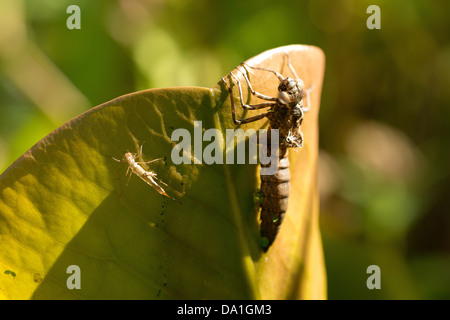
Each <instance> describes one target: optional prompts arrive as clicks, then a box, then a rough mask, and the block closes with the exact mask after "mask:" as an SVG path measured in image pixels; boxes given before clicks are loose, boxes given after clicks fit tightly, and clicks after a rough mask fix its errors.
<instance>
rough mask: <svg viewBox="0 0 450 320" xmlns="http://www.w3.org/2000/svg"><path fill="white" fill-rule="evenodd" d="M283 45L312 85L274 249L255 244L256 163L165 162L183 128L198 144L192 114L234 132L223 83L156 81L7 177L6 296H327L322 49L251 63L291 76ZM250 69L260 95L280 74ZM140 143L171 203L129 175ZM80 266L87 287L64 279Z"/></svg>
mask: <svg viewBox="0 0 450 320" xmlns="http://www.w3.org/2000/svg"><path fill="white" fill-rule="evenodd" d="M285 52H288V53H289V57H290V60H291V62H292V64H293V65H294V67H295V68H296V70H297V72H298V74H299V75H300V77H301V78H302V79H303V80H304V81H305V83H306V85H307V86H310V85H314V86H315V87H314V90H313V92H312V94H311V104H312V108H311V112H309V113H308V114H307V115H306V116H305V119H304V125H303V126H302V128H303V132H304V136H305V143H304V147H303V149H301V150H299V151H298V152H296V151H291V153H290V159H291V174H292V177H293V178H292V191H291V196H290V200H289V208H288V212H287V214H286V218H285V222H284V223H283V225H282V227H281V230H280V233H279V235H278V237H277V239H276V241H275V242H274V244H273V245H272V247H270V248H269V250H268V252H267V253H264V252H263V251H262V250H261V248H260V246H259V240H260V239H259V238H260V236H259V226H258V207H257V203H256V202H255V192H256V191H257V188H258V184H259V177H258V166H257V165H238V164H234V165H233V164H212V165H207V164H205V163H203V164H177V165H176V164H174V163H173V162H172V160H171V152H172V149H173V147H174V146H175V145H176V144H178V143H179V142H177V141H171V134H172V132H173V131H174V130H175V129H179V128H183V129H187V130H188V131H189V132H190V133H191V136H192V138H193V140H194V139H195V137H194V132H198V126H197V128H196V127H195V125H194V121H202V123H201V124H202V130H203V132H205V130H207V129H209V128H217V129H219V130H221V131H222V132H223V134H224V136H225V130H226V129H233V128H235V126H234V124H233V123H232V121H231V113H230V106H229V96H228V91H227V90H226V89H225V87H224V86H223V84H222V83H221V82H219V83H218V84H217V85H216V86H215V87H214V88H212V89H209V88H197V87H195V88H194V87H192V88H191V87H186V88H167V89H152V90H146V91H141V92H137V93H133V94H129V95H126V96H123V97H120V98H117V99H115V100H113V101H110V102H108V103H105V104H103V105H100V106H98V107H95V108H93V109H91V110H89V111H88V112H86V113H84V114H82V115H80V116H79V117H77V118H75V119H73V120H71V121H69V122H67V123H66V124H64V125H63V126H61V127H60V128H58V129H57V130H55V131H54V132H52V133H51V134H49V135H48V136H47V137H45V138H44V139H42V140H41V141H39V142H38V143H37V144H36V145H35V146H33V147H32V148H31V149H30V150H28V151H27V152H26V153H25V154H24V155H23V156H22V157H20V158H19V159H17V160H16V161H15V162H14V163H13V164H12V165H11V166H10V167H9V168H8V169H7V170H6V171H5V172H4V173H3V174H2V175H1V176H0V271H1V273H0V296H1V297H3V298H12V299H28V298H34V299H115V298H120V299H195V298H198V299H228V298H230V299H241V298H242V299H253V298H269V299H272V298H280V299H282V298H324V297H325V294H326V293H325V275H324V265H323V258H322V248H321V241H320V234H319V229H318V198H317V186H316V183H317V179H316V173H317V172H316V169H317V150H318V140H317V139H318V134H317V131H318V129H317V116H318V107H319V97H320V90H321V83H322V76H323V65H324V59H323V54H322V52H321V51H320V50H319V49H317V48H314V47H308V46H288V47H282V48H278V49H275V50H271V51H268V52H265V53H263V54H261V55H259V56H257V57H255V58H253V59H251V60H249V61H248V63H249V64H252V65H259V66H264V67H267V68H271V69H274V70H278V71H281V72H282V73H283V74H287V73H288V72H289V70H288V68H287V67H286V61H285V55H284V53H285ZM250 77H251V81H252V83H253V84H254V86H255V89H257V90H258V91H261V92H264V93H266V94H274V92H276V88H277V85H278V80H277V78H276V77H274V76H273V74H270V73H264V72H262V73H259V72H254V73H253V74H251V76H250ZM245 95H246V96H247V92H245ZM249 101H250V103H251V102H254V101H255V99H254V98H253V97H252V98H251V99H250V100H249ZM62 107H63V106H62ZM197 124H198V123H197ZM264 124H265V123H264V121H260V122H257V123H251V124H249V125H246V126H243V127H242V128H243V129H246V128H250V127H253V128H260V127H262V126H263V125H264ZM192 142H193V141H192ZM141 144H143V155H142V158H141V159H139V160H140V161H148V160H152V159H157V158H162V159H161V160H159V161H156V162H153V163H151V164H148V165H147V166H148V169H149V170H152V171H154V172H156V173H157V174H158V178H160V180H159V181H163V182H165V183H166V184H167V186H164V185H162V186H163V187H164V188H165V190H166V191H167V193H168V194H169V195H171V196H172V197H174V198H175V199H177V200H172V199H169V198H167V197H164V196H162V195H160V194H158V193H157V192H156V190H155V189H153V188H151V187H150V186H149V185H147V184H146V183H145V182H144V181H142V180H141V179H139V178H138V177H137V176H136V175H132V176H131V179H130V180H129V182H128V177H127V176H126V175H125V173H126V171H127V168H128V165H127V164H126V163H119V162H116V161H114V159H113V157H114V158H122V157H123V155H124V154H125V153H126V152H128V151H130V152H133V153H137V152H138V151H139V146H140V145H141ZM208 144H209V142H203V148H204V147H205V146H206V145H208ZM193 149H194V147H193ZM194 155H195V156H196V157H197V158H199V156H198V154H194ZM137 161H138V160H137ZM73 265H75V266H78V267H79V270H80V273H79V274H80V278H79V279H80V284H81V288H80V289H69V288H68V286H67V280H68V278H69V277H70V276H71V274H72V271H71V270H72V269H70V268H69V267H70V266H73ZM69 281H70V280H69Z"/></svg>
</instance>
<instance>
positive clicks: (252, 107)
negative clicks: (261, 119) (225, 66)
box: [231, 73, 276, 110]
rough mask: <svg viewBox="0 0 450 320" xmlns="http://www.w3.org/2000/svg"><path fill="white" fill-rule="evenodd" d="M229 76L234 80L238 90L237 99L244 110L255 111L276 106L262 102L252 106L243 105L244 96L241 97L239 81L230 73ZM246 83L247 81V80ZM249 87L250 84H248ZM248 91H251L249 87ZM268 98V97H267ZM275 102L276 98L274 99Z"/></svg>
mask: <svg viewBox="0 0 450 320" xmlns="http://www.w3.org/2000/svg"><path fill="white" fill-rule="evenodd" d="M231 76H232V77H233V78H234V80H235V81H236V83H237V85H238V89H239V98H240V100H241V106H242V108H244V109H247V110H257V109H262V108H267V107H272V106H274V105H276V103H275V102H263V103H259V104H254V105H248V104H245V103H244V96H243V95H242V87H241V82H240V81H239V79H238V78H237V77H236V76H235V75H234V74H232V73H231ZM244 76H245V74H244ZM245 78H246V79H247V77H246V76H245ZM247 81H248V79H247ZM249 85H250V82H249ZM250 90H251V91H252V90H253V89H252V88H251V87H250ZM269 98H270V97H269ZM275 100H276V98H275Z"/></svg>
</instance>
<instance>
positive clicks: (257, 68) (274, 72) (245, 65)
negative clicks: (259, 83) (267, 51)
mask: <svg viewBox="0 0 450 320" xmlns="http://www.w3.org/2000/svg"><path fill="white" fill-rule="evenodd" d="M241 65H242V66H244V67H249V68H252V69H256V70H263V71H269V72H272V73H273V74H274V75H276V76H277V77H278V79H279V80H280V81H283V80H284V77H283V75H282V74H281V73H279V72H277V71H275V70H272V69H267V68H262V67H253V66H251V65H249V64H246V63H245V62H243V63H241Z"/></svg>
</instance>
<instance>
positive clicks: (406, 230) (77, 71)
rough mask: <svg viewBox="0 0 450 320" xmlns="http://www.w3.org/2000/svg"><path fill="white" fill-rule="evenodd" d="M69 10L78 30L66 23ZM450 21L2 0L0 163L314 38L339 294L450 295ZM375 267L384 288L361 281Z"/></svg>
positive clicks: (183, 3)
mask: <svg viewBox="0 0 450 320" xmlns="http://www.w3.org/2000/svg"><path fill="white" fill-rule="evenodd" d="M72 4H75V5H78V6H79V7H80V9H81V29H80V30H69V29H68V28H67V27H66V20H67V18H68V17H69V14H68V13H66V9H67V7H68V6H69V5H72ZM372 4H375V5H378V6H379V7H380V9H381V29H380V30H369V29H368V28H367V26H366V20H367V19H368V18H369V16H370V14H368V13H366V9H367V7H368V6H369V5H372ZM449 21H450V2H448V1H444V0H441V1H439V0H436V1H433V2H430V1H425V0H396V1H387V0H385V1H362V0H361V1H356V0H311V1H306V0H305V1H300V0H299V1H270V0H258V1H242V0H227V1H207V0H195V1H194V0H166V1H164V0H121V1H111V0H108V1H107V0H95V1H93V0H84V1H75V0H71V1H65V0H59V1H54V0H28V1H25V0H2V1H1V2H0V82H1V85H0V172H3V170H4V169H5V168H7V167H8V166H9V165H10V164H11V163H12V162H13V161H14V160H15V159H16V158H17V157H19V156H20V155H21V154H22V153H23V152H25V151H26V150H27V149H28V148H30V147H31V146H32V145H33V144H34V143H36V142H37V141H38V140H39V139H41V138H42V137H44V136H45V135H46V134H48V133H49V132H50V131H52V130H53V129H55V128H57V127H58V126H59V125H61V124H62V123H64V122H66V121H68V120H70V119H71V118H72V117H74V116H76V115H78V114H80V113H81V112H83V111H85V110H87V109H89V108H91V107H93V106H95V105H98V104H101V103H103V102H106V101H109V100H111V99H113V98H115V97H118V96H120V95H123V94H126V93H130V92H133V91H137V90H142V89H146V88H155V87H172V86H206V87H211V86H213V85H214V84H215V83H216V82H217V81H218V80H219V79H220V77H221V76H223V75H225V74H227V73H228V72H229V71H231V70H232V69H233V67H234V66H236V65H238V64H239V63H240V62H242V61H244V60H246V59H248V58H250V57H252V56H254V55H256V54H258V53H261V52H262V51H264V50H267V49H271V48H274V47H278V46H282V45H288V44H311V45H316V46H318V47H320V48H322V49H323V50H324V52H325V55H326V59H327V63H326V73H325V80H324V86H323V92H322V102H321V110H320V148H321V153H320V163H319V182H320V195H321V217H320V219H321V220H320V222H321V229H322V235H323V242H324V251H325V260H326V268H327V275H328V295H329V298H330V299H450V201H449V199H450V179H449V159H450V154H449V153H450V151H449V148H448V145H449V143H448V142H449V137H450V108H449V105H450V90H449V88H450V41H449V39H450V22H449ZM372 264H375V265H378V266H380V268H381V289H380V290H369V289H367V287H366V279H367V277H368V276H369V275H368V274H367V273H366V269H367V267H368V266H369V265H372Z"/></svg>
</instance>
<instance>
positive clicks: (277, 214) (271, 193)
mask: <svg viewBox="0 0 450 320" xmlns="http://www.w3.org/2000/svg"><path fill="white" fill-rule="evenodd" d="M261 166H262V167H264V165H261ZM265 166H269V165H265ZM290 180H291V175H290V173H289V159H288V151H287V149H286V148H280V160H279V166H278V171H277V173H275V174H274V175H261V189H260V193H261V195H262V204H261V236H262V237H263V239H264V238H266V239H267V240H268V243H267V246H264V247H265V248H264V249H265V250H267V249H268V248H269V247H270V245H271V244H272V242H273V241H274V240H275V237H276V235H277V233H278V229H279V227H280V225H281V222H283V218H284V214H285V212H286V210H287V206H288V198H289V191H290V183H289V181H290Z"/></svg>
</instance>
